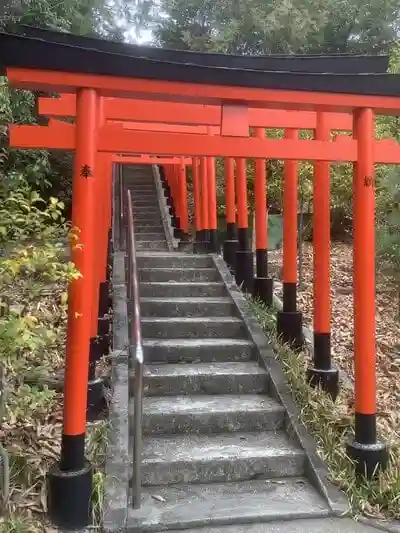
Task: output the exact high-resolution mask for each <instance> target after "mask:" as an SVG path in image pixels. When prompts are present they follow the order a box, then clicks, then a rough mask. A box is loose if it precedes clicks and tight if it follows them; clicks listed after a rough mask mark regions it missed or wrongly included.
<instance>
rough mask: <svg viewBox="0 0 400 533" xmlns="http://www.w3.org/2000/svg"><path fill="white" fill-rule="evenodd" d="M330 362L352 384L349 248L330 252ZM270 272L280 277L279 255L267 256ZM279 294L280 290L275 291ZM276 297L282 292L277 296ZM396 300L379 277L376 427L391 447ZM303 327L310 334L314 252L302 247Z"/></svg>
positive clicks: (399, 361) (399, 362)
mask: <svg viewBox="0 0 400 533" xmlns="http://www.w3.org/2000/svg"><path fill="white" fill-rule="evenodd" d="M331 250H332V251H331V302H332V321H331V323H332V357H333V360H334V361H335V363H336V365H337V366H338V367H339V369H340V370H341V371H342V372H344V373H346V375H347V376H348V377H349V378H350V380H351V382H352V383H353V382H354V365H353V295H352V287H353V279H352V276H353V266H352V265H353V260H352V246H351V244H345V243H333V244H332V249H331ZM270 264H271V267H272V271H274V272H275V273H279V270H280V267H281V265H282V252H281V251H274V252H271V254H270ZM278 290H279V289H278ZM279 292H280V291H279ZM397 299H398V296H397V292H396V288H395V286H394V284H393V282H392V281H391V279H390V278H388V277H386V276H384V275H383V274H381V273H379V272H378V273H377V285H376V350H377V360H376V373H377V414H378V426H379V429H380V431H381V432H382V434H383V436H384V437H385V438H386V439H388V440H390V441H391V442H392V443H393V444H394V443H396V444H397V445H399V442H400V435H399V432H400V410H399V408H398V406H399V402H400V379H399V376H400V321H399V316H398V314H397V313H398V301H397ZM298 305H299V310H301V311H302V312H303V316H304V325H305V326H306V327H308V328H309V329H310V330H312V313H313V250H312V245H311V244H310V243H304V244H303V266H302V282H301V285H300V287H299V290H298Z"/></svg>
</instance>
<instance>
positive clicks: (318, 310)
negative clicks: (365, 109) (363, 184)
mask: <svg viewBox="0 0 400 533" xmlns="http://www.w3.org/2000/svg"><path fill="white" fill-rule="evenodd" d="M315 139H316V140H317V141H329V139H330V128H329V122H328V117H327V115H326V113H323V112H320V113H318V114H317V127H316V130H315ZM313 245H314V246H313V248H314V249H313V262H314V350H313V362H312V365H311V366H310V367H309V368H308V369H307V377H308V380H309V382H310V384H311V385H313V386H321V387H322V389H323V390H325V391H327V392H328V393H329V394H330V395H331V397H332V399H333V400H335V399H336V397H337V395H338V393H339V372H338V370H335V369H333V368H332V362H331V291H330V247H331V228H330V163H329V162H328V161H316V162H315V163H314V181H313Z"/></svg>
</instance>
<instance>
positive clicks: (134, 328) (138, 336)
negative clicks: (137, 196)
mask: <svg viewBox="0 0 400 533" xmlns="http://www.w3.org/2000/svg"><path fill="white" fill-rule="evenodd" d="M121 181H122V180H121ZM121 189H122V185H121ZM121 192H122V191H121ZM126 201H127V215H128V216H127V226H128V227H127V232H126V235H127V243H126V245H127V252H128V277H127V289H128V303H129V304H130V306H131V325H130V328H129V359H130V362H131V364H133V367H134V371H135V380H134V414H133V417H134V418H133V424H134V431H133V479H132V503H133V508H134V509H139V507H140V500H141V485H142V479H141V456H142V411H143V362H144V361H143V342H142V330H141V324H140V298H139V281H138V272H137V264H136V242H135V231H134V221H133V210H132V197H131V192H130V191H129V190H128V191H127V193H126ZM121 208H123V205H122V202H121Z"/></svg>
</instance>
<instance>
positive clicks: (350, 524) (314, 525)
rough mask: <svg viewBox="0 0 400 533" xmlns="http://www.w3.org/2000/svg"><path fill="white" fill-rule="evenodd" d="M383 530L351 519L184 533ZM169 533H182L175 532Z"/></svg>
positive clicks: (366, 532)
mask: <svg viewBox="0 0 400 533" xmlns="http://www.w3.org/2000/svg"><path fill="white" fill-rule="evenodd" d="M379 531H382V529H377V528H375V527H373V526H368V525H366V524H363V523H360V522H356V521H355V520H352V519H351V518H344V517H342V518H304V519H300V520H285V519H284V517H283V519H282V520H279V521H275V520H274V521H273V522H265V523H258V524H242V525H240V524H236V525H231V526H216V527H212V526H211V527H202V528H200V529H198V528H196V529H185V531H184V533H322V532H323V533H379ZM169 533H182V530H179V531H178V530H173V531H171V530H170V531H169Z"/></svg>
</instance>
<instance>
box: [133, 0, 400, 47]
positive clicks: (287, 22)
mask: <svg viewBox="0 0 400 533" xmlns="http://www.w3.org/2000/svg"><path fill="white" fill-rule="evenodd" d="M142 13H143V14H144V16H143V20H144V22H145V23H146V24H147V25H148V27H151V28H153V31H154V36H155V40H156V43H157V44H158V45H159V46H165V47H173V48H178V49H186V50H189V49H190V50H204V51H207V50H208V51H220V52H227V53H238V54H267V53H338V52H340V53H346V52H367V53H370V52H374V53H379V52H387V51H388V49H389V47H390V45H391V44H392V43H393V42H394V41H395V40H396V36H397V35H398V31H399V14H400V6H399V2H398V0H368V1H364V0H159V2H151V1H149V0H145V1H143V2H142Z"/></svg>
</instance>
